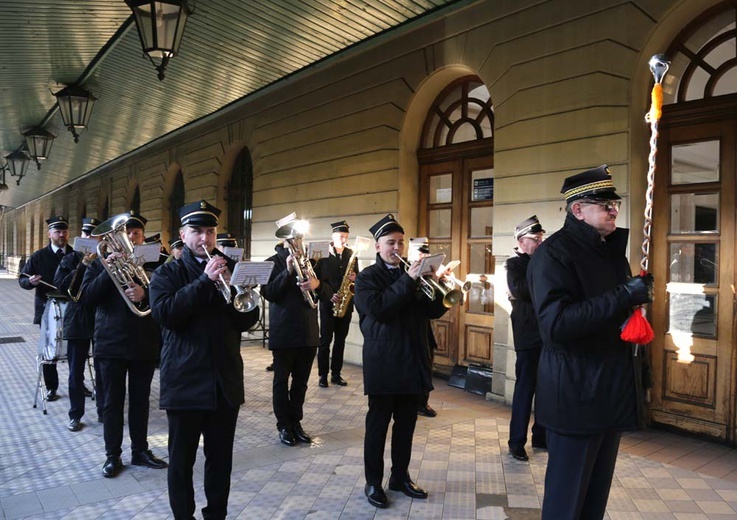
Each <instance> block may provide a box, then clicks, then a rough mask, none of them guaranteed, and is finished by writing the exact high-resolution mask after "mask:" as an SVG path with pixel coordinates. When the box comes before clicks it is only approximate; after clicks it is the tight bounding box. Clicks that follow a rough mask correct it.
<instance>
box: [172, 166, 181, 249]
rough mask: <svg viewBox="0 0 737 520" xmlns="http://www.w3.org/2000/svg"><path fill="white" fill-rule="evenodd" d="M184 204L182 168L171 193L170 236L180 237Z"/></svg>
mask: <svg viewBox="0 0 737 520" xmlns="http://www.w3.org/2000/svg"><path fill="white" fill-rule="evenodd" d="M182 206H184V177H183V176H182V170H179V171H178V172H177V176H176V178H175V179H174V187H173V188H172V190H171V195H169V223H170V224H169V225H170V227H169V237H178V236H179V228H180V227H181V226H182V221H181V220H179V208H181V207H182Z"/></svg>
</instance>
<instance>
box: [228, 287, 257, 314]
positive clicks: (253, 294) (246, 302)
mask: <svg viewBox="0 0 737 520" xmlns="http://www.w3.org/2000/svg"><path fill="white" fill-rule="evenodd" d="M235 290H236V291H237V293H238V294H236V295H235V298H233V307H234V308H235V310H237V311H238V312H251V311H252V310H253V309H255V308H256V307H258V304H259V301H260V300H261V294H260V293H259V292H258V289H257V288H256V287H241V286H236V287H235Z"/></svg>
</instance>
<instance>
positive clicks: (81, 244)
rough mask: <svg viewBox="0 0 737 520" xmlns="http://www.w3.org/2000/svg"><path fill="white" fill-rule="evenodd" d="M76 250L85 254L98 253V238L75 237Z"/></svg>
mask: <svg viewBox="0 0 737 520" xmlns="http://www.w3.org/2000/svg"><path fill="white" fill-rule="evenodd" d="M74 250H75V251H79V252H80V253H83V254H85V255H86V254H89V253H97V240H96V239H94V238H82V237H75V238H74Z"/></svg>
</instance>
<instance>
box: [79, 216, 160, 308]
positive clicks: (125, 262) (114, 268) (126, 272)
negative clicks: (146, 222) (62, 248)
mask: <svg viewBox="0 0 737 520" xmlns="http://www.w3.org/2000/svg"><path fill="white" fill-rule="evenodd" d="M128 218H129V215H128V214H127V213H123V214H121V215H116V216H114V217H112V218H109V219H107V220H106V221H105V222H103V223H102V224H100V225H99V226H97V227H96V228H95V229H93V230H92V236H93V237H100V242H99V243H98V244H97V256H98V257H99V258H100V262H102V266H103V267H104V268H105V270H106V271H107V272H108V274H109V275H110V278H111V279H112V281H113V283H114V284H115V288H116V289H118V292H119V293H120V296H121V297H122V298H123V301H125V303H126V305H128V308H129V309H130V310H131V312H132V313H133V314H135V315H136V316H139V317H141V318H142V317H144V316H148V315H149V314H151V307H150V305H149V304H148V303H146V302H138V303H133V302H132V301H131V300H130V299H129V298H128V296H126V294H125V290H126V289H128V288H129V287H130V286H131V285H132V284H136V285H140V286H141V287H143V288H144V289H147V288H148V284H149V280H148V276H147V275H146V271H144V269H143V266H142V265H139V263H138V261H137V260H136V258H135V257H134V256H133V244H132V243H131V241H130V239H129V238H128V235H127V234H126V231H125V223H126V222H127V221H128ZM113 253H120V254H121V255H122V256H121V257H120V258H115V259H114V260H112V261H110V262H108V261H107V259H108V257H109V256H110V255H111V254H113Z"/></svg>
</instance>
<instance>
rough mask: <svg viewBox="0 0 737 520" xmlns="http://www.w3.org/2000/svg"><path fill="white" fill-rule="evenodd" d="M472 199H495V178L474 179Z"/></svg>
mask: <svg viewBox="0 0 737 520" xmlns="http://www.w3.org/2000/svg"><path fill="white" fill-rule="evenodd" d="M471 200H472V201H476V200H494V178H493V177H491V178H488V179H474V181H473V195H472V197H471Z"/></svg>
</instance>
